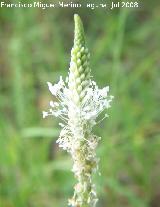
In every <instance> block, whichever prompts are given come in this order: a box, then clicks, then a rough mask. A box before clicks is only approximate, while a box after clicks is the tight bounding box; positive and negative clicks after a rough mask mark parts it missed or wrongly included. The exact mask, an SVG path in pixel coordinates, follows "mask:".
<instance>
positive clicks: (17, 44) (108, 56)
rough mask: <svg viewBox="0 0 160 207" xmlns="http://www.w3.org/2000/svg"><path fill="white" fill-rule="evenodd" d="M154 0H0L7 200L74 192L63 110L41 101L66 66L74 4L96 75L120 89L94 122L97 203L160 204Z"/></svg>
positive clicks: (101, 206) (1, 169) (52, 205)
mask: <svg viewBox="0 0 160 207" xmlns="http://www.w3.org/2000/svg"><path fill="white" fill-rule="evenodd" d="M11 2H13V1H11ZM28 2H29V1H28ZM46 2H47V1H46ZM151 3H153V4H152V5H151V4H150V1H149V0H148V1H145V2H143V4H142V6H141V8H139V9H136V10H134V9H128V10H126V9H117V10H114V11H105V10H102V9H95V10H89V9H85V8H83V9H79V10H78V9H58V8H56V9H47V10H42V9H38V8H37V9H35V8H34V9H32V8H30V9H6V8H0V40H1V41H0V112H1V113H0V114H1V116H0V206H1V207H44V206H45V207H63V206H67V198H68V197H70V196H71V195H72V191H73V190H72V188H73V185H74V182H75V180H74V178H73V175H72V173H71V172H70V169H71V164H72V163H71V160H70V158H69V156H68V155H67V154H66V153H64V152H62V151H61V150H60V149H59V148H58V147H57V145H56V144H55V140H56V138H57V137H58V134H59V130H60V129H59V127H58V120H57V119H54V118H48V119H46V120H43V119H42V114H41V111H42V110H44V109H46V107H47V106H48V101H49V100H50V99H52V96H51V94H50V93H49V91H48V89H47V85H46V82H47V81H51V82H53V83H54V82H56V81H57V79H58V77H59V75H63V76H65V75H66V74H67V72H68V66H69V61H70V49H71V47H72V44H73V26H74V24H73V14H74V13H76V12H77V13H79V14H80V16H81V18H82V20H83V21H84V26H85V31H86V36H87V42H88V47H89V48H90V52H91V67H92V74H93V77H94V79H95V80H96V81H97V82H98V84H99V85H100V86H105V85H106V84H109V85H110V86H111V94H113V95H114V96H115V99H114V103H113V107H112V108H111V109H110V111H109V114H110V118H109V119H107V120H106V121H104V122H103V123H102V124H100V125H99V126H97V127H96V128H95V131H96V133H97V134H98V135H99V136H101V137H102V140H101V143H100V145H99V148H98V150H97V153H98V156H99V157H100V171H101V176H98V175H97V176H95V182H96V185H97V191H98V194H99V203H98V205H97V206H98V207H106V206H109V207H158V206H159V203H160V184H159V183H160V176H159V175H160V160H159V156H160V153H159V152H160V110H159V106H160V105H159V103H160V96H159V91H160V84H159V83H160V70H159V67H160V60H159V57H160V52H159V48H160V41H159V37H160V27H159V22H160V15H159V10H160V4H159V1H158V0H154V1H152V2H151Z"/></svg>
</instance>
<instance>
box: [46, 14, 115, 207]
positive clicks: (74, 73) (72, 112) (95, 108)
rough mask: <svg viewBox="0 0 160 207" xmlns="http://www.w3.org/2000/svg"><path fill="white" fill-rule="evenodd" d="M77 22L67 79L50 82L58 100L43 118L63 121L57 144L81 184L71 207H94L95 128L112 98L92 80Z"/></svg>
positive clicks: (77, 22)
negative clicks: (58, 118)
mask: <svg viewBox="0 0 160 207" xmlns="http://www.w3.org/2000/svg"><path fill="white" fill-rule="evenodd" d="M74 20H75V32H74V46H73V48H72V50H71V62H70V68H69V73H68V77H67V78H66V80H65V81H63V80H62V77H60V80H59V82H58V83H57V84H55V85H52V84H51V83H50V82H48V87H49V90H50V92H51V93H52V94H53V95H54V96H55V97H56V98H57V101H56V102H53V101H50V107H51V108H50V109H49V111H48V112H46V111H44V112H43V117H44V118H45V117H46V116H49V115H53V116H56V117H60V118H61V120H62V122H63V123H60V124H59V125H60V126H61V127H62V131H61V133H60V136H59V139H58V140H57V143H58V144H59V146H60V147H62V148H63V149H64V150H66V151H67V152H68V153H70V154H71V156H72V160H73V168H72V171H73V172H74V175H75V177H76V179H77V181H78V182H77V184H76V185H75V187H74V195H73V197H72V198H71V199H69V206H72V207H94V206H95V205H96V202H97V200H98V199H97V195H96V191H95V185H94V184H93V183H92V174H93V173H94V172H96V171H97V169H98V159H97V157H96V152H95V151H96V147H97V144H98V141H99V140H100V138H99V137H97V136H96V135H94V134H93V132H92V129H93V127H94V126H95V125H96V124H97V123H98V122H99V121H98V120H97V118H98V116H99V114H100V113H101V112H103V111H104V110H105V109H107V108H109V107H110V102H111V101H112V99H113V96H108V92H109V87H108V86H107V87H105V88H103V89H99V88H98V86H97V85H96V83H95V82H94V81H92V80H91V75H90V66H89V59H90V54H89V52H88V48H87V46H86V42H85V37H84V29H83V24H82V22H81V19H80V17H79V16H78V15H77V14H75V15H74ZM105 117H107V114H105V115H104V118H105ZM104 118H103V119H104ZM101 120H102V119H101Z"/></svg>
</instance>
